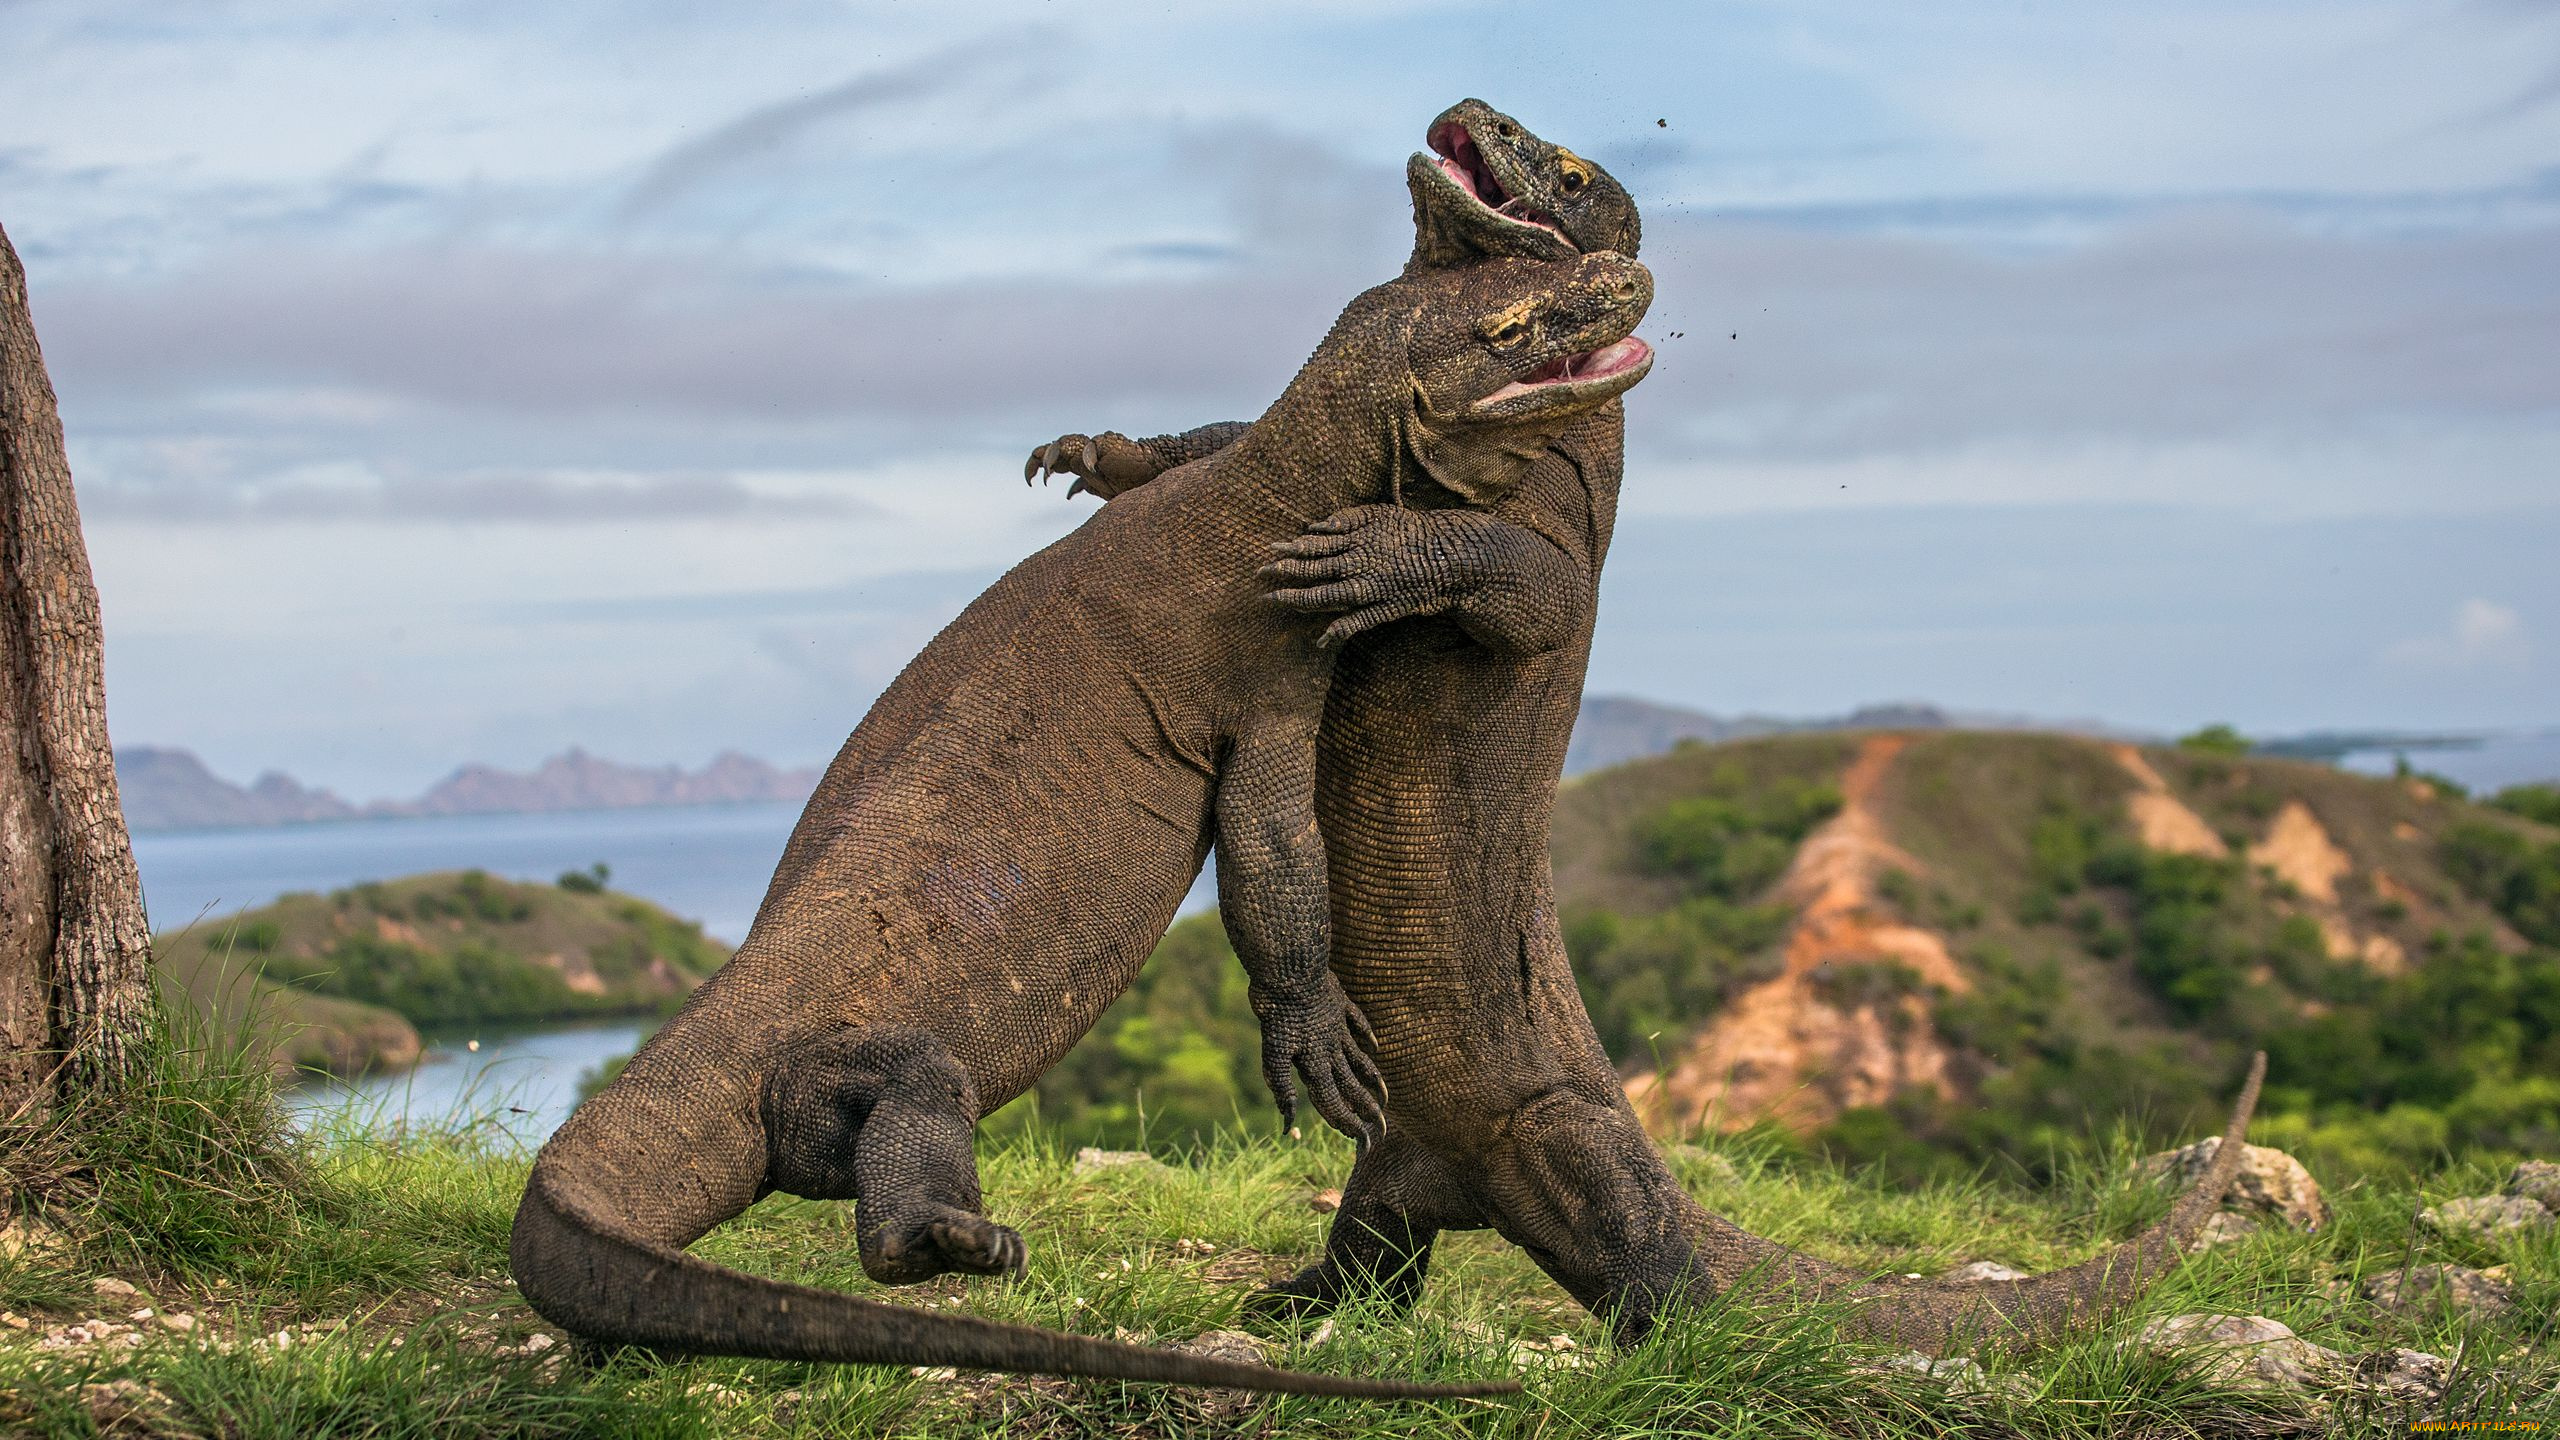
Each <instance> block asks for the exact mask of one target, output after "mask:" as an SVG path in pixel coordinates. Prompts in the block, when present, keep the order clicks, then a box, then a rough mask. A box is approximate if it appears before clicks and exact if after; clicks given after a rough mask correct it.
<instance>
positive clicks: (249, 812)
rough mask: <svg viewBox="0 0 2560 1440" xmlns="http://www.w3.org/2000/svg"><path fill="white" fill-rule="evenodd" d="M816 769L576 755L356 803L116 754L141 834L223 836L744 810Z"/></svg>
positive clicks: (195, 765)
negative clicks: (687, 809) (325, 826)
mask: <svg viewBox="0 0 2560 1440" xmlns="http://www.w3.org/2000/svg"><path fill="white" fill-rule="evenodd" d="M817 784H818V772H817V771H816V770H815V769H793V770H785V769H781V768H778V767H776V766H773V765H769V764H766V763H765V762H764V761H762V760H758V759H755V758H753V757H752V756H747V755H740V754H738V753H736V752H735V751H723V752H721V753H720V754H719V755H716V756H714V757H712V760H711V763H710V764H708V765H705V766H703V767H702V768H701V769H699V770H687V769H685V768H684V767H682V766H680V765H623V764H618V763H616V762H614V761H611V760H601V759H598V758H597V757H595V756H593V755H590V754H588V753H587V752H586V751H584V750H580V749H577V748H575V747H572V748H570V749H568V750H565V751H563V752H561V753H560V754H557V755H554V756H552V757H551V758H550V759H548V760H545V761H543V762H542V763H541V764H540V765H538V766H535V767H534V768H533V769H532V770H530V771H516V770H501V769H499V768H497V767H496V766H493V765H465V766H462V767H461V768H459V769H457V770H455V771H454V772H453V773H452V774H450V775H447V776H446V777H445V778H443V779H442V780H439V781H437V782H436V783H435V784H434V785H432V786H429V787H428V788H427V790H426V792H425V793H424V794H422V795H420V796H419V797H418V798H416V799H414V800H377V801H375V802H373V803H372V804H370V805H364V806H357V805H353V804H350V803H348V802H347V801H346V800H344V799H341V798H339V797H338V796H337V795H335V794H333V793H331V792H330V791H327V790H317V789H311V788H309V787H306V786H304V785H303V784H302V783H301V782H299V781H297V780H295V779H294V778H293V777H292V776H290V775H285V774H283V773H281V772H278V771H273V770H270V771H268V772H267V773H265V774H263V775H260V776H259V777H258V778H257V779H256V780H255V781H253V782H251V783H250V784H249V785H247V786H241V785H235V784H233V783H232V782H230V781H228V780H225V779H223V778H222V777H220V776H218V775H216V774H214V773H213V772H212V771H211V770H209V769H207V768H206V767H205V763H204V762H203V761H202V760H199V759H197V758H196V757H195V755H194V754H192V753H191V752H188V751H185V750H172V749H161V748H155V747H152V746H148V745H131V746H126V747H124V748H123V749H120V750H118V751H117V752H116V785H117V788H118V789H119V790H120V791H121V792H122V793H123V796H124V810H125V821H126V823H127V824H129V825H131V826H132V827H133V828H134V829H136V830H213V829H228V828H235V827H241V826H258V825H291V824H296V823H300V822H304V821H312V820H346V819H353V818H356V817H359V816H400V815H523V814H546V813H549V812H552V811H559V810H622V809H631V808H636V807H641V806H657V805H735V804H746V803H752V802H756V801H776V800H789V801H798V800H805V799H807V798H808V796H809V792H810V791H812V790H814V789H816V788H817Z"/></svg>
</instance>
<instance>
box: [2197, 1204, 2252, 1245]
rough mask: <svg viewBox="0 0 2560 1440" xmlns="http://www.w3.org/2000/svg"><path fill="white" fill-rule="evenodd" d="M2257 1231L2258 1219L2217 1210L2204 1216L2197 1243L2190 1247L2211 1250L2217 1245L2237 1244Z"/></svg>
mask: <svg viewBox="0 0 2560 1440" xmlns="http://www.w3.org/2000/svg"><path fill="white" fill-rule="evenodd" d="M2257 1233H2258V1222H2257V1221H2255V1220H2252V1219H2250V1218H2249V1217H2248V1216H2246V1215H2235V1214H2233V1213H2232V1212H2230V1211H2228V1210H2217V1211H2215V1212H2214V1213H2212V1214H2210V1215H2207V1216H2206V1217H2204V1226H2203V1228H2201V1229H2199V1230H2197V1231H2196V1238H2195V1244H2194V1245H2193V1246H2192V1247H2190V1248H2192V1249H2197V1250H2210V1249H2212V1248H2214V1247H2215V1246H2217V1245H2237V1244H2239V1243H2240V1242H2241V1241H2243V1240H2246V1239H2249V1238H2250V1237H2252V1236H2254V1235H2256V1234H2257Z"/></svg>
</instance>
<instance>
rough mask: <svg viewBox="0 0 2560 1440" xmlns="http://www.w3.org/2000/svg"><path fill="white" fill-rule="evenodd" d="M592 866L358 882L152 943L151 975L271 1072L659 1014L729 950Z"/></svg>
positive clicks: (388, 1063) (341, 1071)
mask: <svg viewBox="0 0 2560 1440" xmlns="http://www.w3.org/2000/svg"><path fill="white" fill-rule="evenodd" d="M606 878H607V874H606V872H605V871H604V869H603V867H601V866H598V867H596V868H595V869H594V870H575V871H571V872H569V873H568V874H565V875H563V876H561V877H560V879H559V881H558V882H557V883H554V884H550V885H541V884H528V883H523V882H518V881H512V880H504V879H500V878H498V877H496V876H493V875H490V874H489V873H488V872H486V871H482V870H459V871H443V872H438V873H434V874H427V875H413V876H409V877H407V878H404V879H398V880H384V881H369V882H367V883H365V884H361V885H353V886H349V887H348V888H346V889H343V890H337V891H332V892H331V893H329V894H327V895H314V894H308V893H303V894H294V895H287V896H285V897H284V898H282V899H280V900H277V901H276V902H275V903H273V904H271V905H263V906H260V907H258V908H256V909H254V910H244V911H242V912H240V913H238V914H236V915H229V916H224V917H222V918H219V919H215V920H208V921H204V922H202V923H199V924H196V925H191V926H188V927H187V928H185V929H183V930H177V931H171V932H168V933H164V934H162V935H159V936H157V937H155V939H154V941H153V951H154V954H155V956H156V957H157V963H158V965H159V967H160V976H161V983H162V985H163V987H164V989H166V990H168V991H169V992H171V993H173V994H184V995H185V996H187V997H188V998H189V999H190V1000H191V1001H193V1003H194V1005H195V1006H196V1008H197V1009H198V1010H199V1011H201V1012H202V1013H204V1014H206V1015H207V1016H208V1017H210V1018H211V1019H213V1020H214V1021H215V1023H216V1025H217V1028H218V1029H220V1030H221V1031H223V1032H224V1033H227V1034H231V1035H235V1036H237V1035H242V1034H243V1033H244V1032H245V1033H250V1034H253V1035H254V1038H255V1043H257V1044H260V1045H263V1046H265V1047H266V1048H267V1049H268V1050H269V1052H270V1054H271V1055H272V1059H273V1064H274V1067H275V1069H276V1070H277V1072H278V1073H279V1074H280V1075H289V1074H294V1073H300V1072H303V1071H313V1070H316V1071H322V1072H325V1073H328V1074H331V1075H341V1076H350V1075H362V1074H369V1073H379V1072H383V1071H394V1070H403V1069H406V1068H408V1067H409V1066H412V1065H415V1064H416V1063H418V1059H419V1056H420V1054H421V1053H422V1051H423V1049H424V1045H423V1042H422V1041H421V1040H420V1038H419V1032H420V1031H421V1030H434V1029H438V1028H447V1027H452V1026H457V1025H484V1024H503V1025H515V1024H537V1023H541V1022H545V1021H560V1020H582V1019H592V1018H599V1017H605V1016H613V1015H644V1014H658V1013H664V1012H666V1011H669V1010H672V1009H674V1008H675V1006H676V1005H678V1004H680V1003H681V1002H682V1001H683V999H684V997H685V996H686V995H688V994H690V993H692V991H693V988H694V987H695V986H696V985H699V984H701V983H702V981H703V980H704V978H706V977H707V976H709V975H710V974H711V972H712V971H714V970H717V969H718V968H719V967H720V965H721V964H722V962H724V961H726V960H727V959H728V958H729V952H728V950H727V948H726V947H724V946H723V945H721V944H720V943H719V942H718V941H716V940H713V939H711V938H710V937H708V936H706V935H704V934H703V933H702V927H701V926H700V925H699V924H697V923H694V922H692V921H687V920H680V919H678V918H676V917H675V916H673V915H671V914H669V913H667V912H666V911H665V910H662V909H660V908H659V907H657V906H655V905H652V904H650V903H649V902H647V901H645V900H639V899H635V898H633V897H631V896H629V895H620V894H615V893H614V892H612V891H610V890H608V889H607V888H606V887H605V880H606Z"/></svg>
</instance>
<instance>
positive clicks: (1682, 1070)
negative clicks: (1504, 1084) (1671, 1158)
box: [1627, 735, 1972, 1130]
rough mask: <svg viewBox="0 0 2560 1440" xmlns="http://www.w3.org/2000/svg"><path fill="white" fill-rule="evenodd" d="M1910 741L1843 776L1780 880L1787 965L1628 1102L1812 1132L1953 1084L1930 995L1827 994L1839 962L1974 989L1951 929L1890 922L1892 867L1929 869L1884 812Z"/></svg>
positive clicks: (1891, 741)
mask: <svg viewBox="0 0 2560 1440" xmlns="http://www.w3.org/2000/svg"><path fill="white" fill-rule="evenodd" d="M1909 743H1910V737H1908V736H1905V735H1876V736H1872V737H1869V738H1868V739H1867V741H1866V742H1865V743H1864V744H1863V745H1861V746H1860V747H1859V750H1858V755H1857V758H1856V759H1855V760H1854V761H1852V762H1851V763H1850V766H1849V768H1848V770H1847V772H1846V773H1844V774H1843V775H1842V776H1841V777H1840V792H1841V806H1840V811H1839V813H1838V814H1836V815H1834V816H1832V817H1831V819H1829V820H1828V821H1825V822H1824V823H1823V824H1822V825H1821V826H1820V827H1819V828H1817V829H1816V830H1815V831H1814V832H1813V833H1812V834H1810V835H1808V836H1806V837H1805V840H1804V844H1803V845H1802V846H1800V847H1799V848H1798V849H1797V851H1796V856H1795V860H1794V862H1793V863H1792V864H1790V865H1789V866H1788V868H1787V874H1786V877H1785V878H1784V879H1783V880H1781V881H1780V882H1779V886H1778V894H1779V898H1781V899H1783V900H1785V901H1787V902H1789V903H1791V904H1793V905H1794V906H1796V907H1797V911H1798V918H1797V921H1796V926H1795V929H1794V931H1793V932H1792V933H1791V934H1789V936H1788V938H1787V949H1786V968H1785V970H1784V971H1783V972H1782V973H1781V974H1779V975H1778V976H1777V977H1776V978H1774V979H1771V980H1768V981H1764V982H1762V983H1761V984H1759V985H1756V986H1754V987H1752V988H1751V989H1749V990H1746V991H1744V992H1743V993H1742V995H1741V996H1740V997H1739V998H1737V999H1736V1000H1735V1001H1734V1002H1733V1004H1732V1005H1731V1006H1729V1007H1728V1008H1727V1009H1726V1010H1725V1012H1724V1013H1723V1014H1722V1015H1720V1016H1719V1017H1717V1019H1716V1020H1715V1021H1714V1023H1712V1024H1711V1025H1709V1026H1708V1027H1707V1029H1706V1031H1705V1032H1704V1033H1702V1034H1701V1035H1699V1036H1698V1038H1697V1039H1696V1040H1695V1041H1694V1042H1692V1043H1691V1044H1690V1046H1689V1047H1688V1050H1687V1052H1686V1053H1685V1054H1684V1055H1682V1056H1680V1057H1679V1058H1678V1059H1676V1060H1674V1061H1673V1062H1672V1063H1671V1066H1670V1068H1669V1070H1668V1072H1667V1073H1666V1074H1664V1075H1661V1076H1658V1077H1657V1076H1654V1075H1643V1076H1639V1077H1637V1078H1636V1079H1634V1080H1631V1081H1629V1082H1628V1084H1627V1095H1628V1098H1629V1099H1630V1100H1632V1101H1633V1102H1634V1103H1635V1106H1636V1108H1637V1111H1638V1112H1639V1113H1640V1114H1642V1115H1644V1117H1645V1119H1646V1121H1647V1123H1648V1124H1651V1125H1653V1126H1654V1127H1655V1128H1656V1129H1664V1130H1694V1129H1700V1128H1706V1127H1710V1126H1712V1127H1714V1128H1717V1129H1725V1130H1732V1129H1738V1128H1740V1127H1742V1126H1744V1125H1747V1124H1749V1123H1751V1122H1752V1121H1754V1120H1757V1119H1759V1118H1761V1117H1763V1116H1774V1117H1776V1118H1777V1119H1778V1120H1780V1121H1781V1122H1782V1123H1784V1124H1786V1125H1788V1126H1789V1127H1790V1128H1795V1129H1807V1128H1811V1127H1814V1126H1819V1125H1822V1124H1825V1123H1827V1122H1828V1121H1830V1120H1831V1119H1832V1118H1833V1117H1835V1116H1837V1115H1838V1114H1839V1113H1840V1111H1842V1110H1843V1109H1846V1108H1849V1107H1853V1106H1860V1105H1875V1104H1881V1103H1883V1102H1884V1100H1886V1099H1887V1098H1888V1097H1890V1096H1891V1095H1893V1094H1894V1093H1895V1092H1896V1091H1898V1090H1903V1089H1908V1088H1911V1087H1914V1086H1922V1087H1926V1088H1928V1089H1932V1090H1936V1091H1938V1092H1939V1093H1941V1094H1945V1093H1948V1092H1949V1090H1950V1088H1951V1085H1950V1082H1949V1080H1948V1078H1947V1061H1948V1052H1947V1050H1946V1047H1945V1046H1944V1045H1942V1044H1941V1043H1940V1042H1939V1040H1938V1037H1937V1032H1936V1031H1935V1029H1934V1028H1933V1027H1932V1026H1931V1024H1930V1017H1929V1007H1928V1002H1927V1001H1926V1000H1925V999H1923V998H1922V997H1920V996H1918V995H1905V996H1901V997H1898V998H1891V999H1884V1000H1880V1001H1877V1002H1874V1003H1864V1004H1857V1005H1855V1006H1854V1007H1853V1008H1851V1009H1848V1010H1842V1009H1840V1008H1838V1007H1837V1006H1835V1005H1834V1004H1833V1003H1832V1002H1831V1001H1830V1000H1828V999H1826V998H1825V997H1824V995H1823V984H1822V982H1823V981H1824V979H1826V978H1827V973H1826V972H1828V971H1829V970H1830V969H1831V967H1839V966H1851V965H1876V964H1881V963H1888V962H1890V963H1898V964H1900V965H1902V966H1905V967H1907V968H1908V969H1909V970H1910V971H1911V972H1912V973H1914V974H1915V975H1917V976H1918V977H1919V979H1920V981H1921V982H1922V983H1924V984H1926V985H1932V986H1938V987H1941V988H1944V989H1947V990H1950V991H1955V992H1959V993H1961V992H1963V991H1966V990H1969V989H1971V988H1972V982H1971V981H1969V980H1968V979H1967V978H1966V977H1965V974H1964V972H1963V970H1962V969H1961V968H1959V967H1958V966H1957V964H1956V961H1955V957H1954V956H1952V955H1951V954H1949V953H1948V951H1947V945H1946V941H1945V939H1944V938H1943V937H1941V936H1939V935H1938V934H1937V933H1936V932H1934V931H1930V930H1925V929H1922V928H1920V927H1919V926H1916V925H1910V924H1906V923H1903V922H1902V921H1899V920H1895V919H1893V918H1891V917H1890V915H1889V914H1887V913H1886V910H1885V907H1884V906H1883V904H1882V903H1881V901H1880V900H1879V898H1878V896H1877V893H1876V885H1877V881H1878V880H1879V879H1881V878H1882V877H1883V875H1884V874H1885V872H1887V871H1888V870H1901V871H1904V872H1906V873H1909V874H1913V875H1917V874H1920V873H1922V867H1921V865H1920V863H1919V862H1918V861H1917V860H1914V859H1913V858H1912V857H1911V856H1910V855H1909V854H1908V853H1906V852H1905V851H1903V850H1902V848H1901V847H1899V846H1897V845H1895V844H1894V843H1893V840H1892V838H1891V837H1890V836H1889V835H1887V834H1886V832H1885V827H1884V823H1883V821H1882V820H1881V819H1880V818H1879V817H1878V816H1877V814H1876V812H1875V810H1874V808H1873V801H1874V798H1875V795H1876V792H1877V787H1878V786H1880V785H1881V784H1882V783H1883V781H1884V778H1885V776H1886V775H1887V774H1888V773H1890V772H1891V770H1892V768H1893V763H1894V760H1895V758H1896V757H1898V756H1899V755H1900V754H1901V753H1902V751H1903V749H1904V748H1905V747H1906V746H1908V745H1909Z"/></svg>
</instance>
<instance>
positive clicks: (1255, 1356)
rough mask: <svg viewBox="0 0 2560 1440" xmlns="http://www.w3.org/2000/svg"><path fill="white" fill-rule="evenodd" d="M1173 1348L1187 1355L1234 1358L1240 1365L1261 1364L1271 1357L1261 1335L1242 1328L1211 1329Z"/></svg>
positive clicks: (1216, 1358) (1217, 1358) (1214, 1358)
mask: <svg viewBox="0 0 2560 1440" xmlns="http://www.w3.org/2000/svg"><path fill="white" fill-rule="evenodd" d="M1171 1348H1172V1349H1175V1350H1180V1351H1182V1352H1183V1353H1185V1354H1187V1355H1205V1356H1207V1357H1208V1358H1209V1359H1212V1360H1232V1361H1234V1362H1235V1363H1237V1364H1239V1365H1260V1364H1263V1363H1264V1362H1265V1361H1267V1360H1269V1359H1270V1351H1269V1350H1268V1349H1266V1348H1265V1343H1264V1341H1263V1340H1262V1339H1261V1338H1260V1337H1259V1336H1254V1335H1248V1334H1246V1333H1245V1332H1244V1331H1242V1330H1211V1331H1209V1332H1207V1333H1206V1334H1202V1335H1195V1336H1193V1337H1192V1338H1191V1339H1188V1340H1183V1341H1178V1342H1176V1343H1175V1344H1174V1345H1173V1346H1172V1347H1171Z"/></svg>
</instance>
